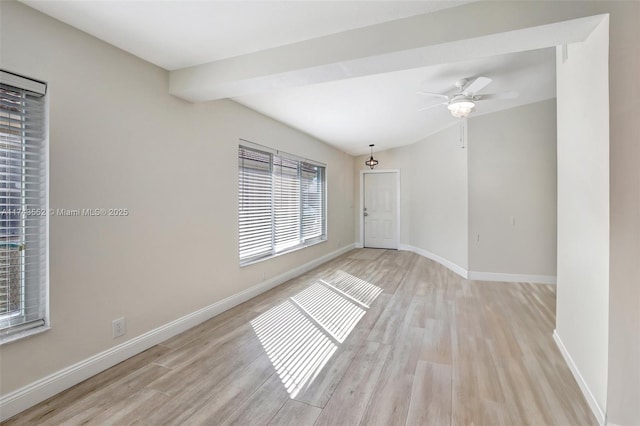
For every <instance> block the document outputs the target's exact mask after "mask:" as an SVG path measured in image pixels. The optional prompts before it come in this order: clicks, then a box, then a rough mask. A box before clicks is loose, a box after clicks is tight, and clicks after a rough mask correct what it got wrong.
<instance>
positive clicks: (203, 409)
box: [5, 249, 597, 426]
mask: <svg viewBox="0 0 640 426" xmlns="http://www.w3.org/2000/svg"><path fill="white" fill-rule="evenodd" d="M554 312H555V287H554V286H549V285H536V284H527V283H520V284H513V283H493V282H474V281H467V280H464V279H462V278H460V277H459V276H457V275H456V274H454V273H453V272H451V271H449V270H448V269H446V268H444V267H442V266H440V265H439V264H437V263H435V262H432V261H430V260H428V259H426V258H423V257H421V256H418V255H416V254H413V253H409V252H398V251H393V250H372V249H360V250H353V251H351V252H349V253H347V254H345V255H343V256H341V257H339V258H337V259H334V260H333V261H331V262H329V263H326V264H324V265H322V266H320V267H318V268H316V269H314V270H312V271H310V272H308V273H306V274H304V275H302V276H300V277H298V278H295V279H293V280H291V281H289V282H287V283H285V284H283V285H281V286H279V287H277V288H275V289H273V290H271V291H269V292H267V293H264V294H262V295H260V296H258V297H256V298H254V299H252V300H250V301H248V302H246V303H244V304H242V305H240V306H237V307H235V308H233V309H231V310H229V311H227V312H225V313H223V314H221V315H219V316H217V317H215V318H213V319H211V320H209V321H207V322H205V323H203V324H201V325H199V326H197V327H194V328H193V329H190V330H188V331H186V332H184V333H182V334H180V335H178V336H175V337H173V338H171V339H169V340H167V341H165V342H163V343H162V344H160V345H157V346H155V347H153V348H151V349H149V350H147V351H145V352H143V353H141V354H139V355H137V356H135V357H133V358H130V359H129V360H127V361H124V362H123V363H121V364H118V365H117V366H115V367H113V368H111V369H109V370H107V371H104V372H102V373H100V374H98V375H96V376H94V377H92V378H90V379H88V380H86V381H84V382H82V383H80V384H78V385H76V386H74V387H72V388H70V389H68V390H66V391H65V392H62V393H60V394H59V395H56V396H54V397H52V398H50V399H49V400H47V401H44V402H43V403H41V404H39V405H37V406H35V407H33V408H31V409H29V410H27V411H25V412H23V413H21V414H19V415H17V416H15V417H14V418H12V419H9V420H8V421H7V422H5V424H6V425H34V424H37V425H61V424H65V425H79V424H95V425H133V424H135V425H182V424H185V425H186V424H188V425H199V424H202V425H212V424H216V425H217V424H224V425H231V424H236V425H296V426H299V425H316V426H320V425H358V424H362V425H595V424H597V423H596V420H595V418H594V417H593V415H592V414H591V412H590V410H589V408H588V406H587V404H586V402H585V401H584V398H583V397H582V394H581V393H580V390H579V389H578V385H577V384H576V382H575V380H574V379H573V377H572V375H571V373H570V371H569V369H568V367H567V366H566V364H565V362H564V361H563V359H562V356H561V355H560V353H559V351H558V349H557V348H556V346H555V343H554V342H553V339H552V331H553V328H554V323H555V314H554Z"/></svg>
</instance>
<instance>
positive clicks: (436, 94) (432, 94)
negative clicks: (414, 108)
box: [416, 91, 449, 100]
mask: <svg viewBox="0 0 640 426" xmlns="http://www.w3.org/2000/svg"><path fill="white" fill-rule="evenodd" d="M416 93H417V94H418V95H428V96H435V97H437V98H442V99H446V100H449V96H447V95H443V94H442V93H433V92H423V91H419V92H416Z"/></svg>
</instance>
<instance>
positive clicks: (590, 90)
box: [556, 19, 609, 413]
mask: <svg viewBox="0 0 640 426" xmlns="http://www.w3.org/2000/svg"><path fill="white" fill-rule="evenodd" d="M608 49H609V21H608V19H607V20H606V21H604V22H602V23H601V24H600V25H599V26H598V28H596V29H595V30H594V31H593V33H592V34H591V35H590V36H589V38H588V39H587V40H586V41H585V42H582V43H575V44H571V45H569V46H568V48H567V51H568V58H565V57H563V56H564V55H563V48H562V47H558V49H557V55H556V67H557V102H558V288H557V301H556V303H557V314H556V334H557V337H558V338H559V339H560V340H561V341H562V343H563V344H564V347H565V348H566V351H567V353H568V355H569V357H570V358H571V359H572V360H573V363H574V364H575V367H576V368H577V370H578V371H579V374H580V375H581V376H582V378H583V379H584V384H585V385H586V386H587V387H588V393H589V392H590V393H591V394H592V395H593V400H594V401H595V403H596V404H597V405H598V410H600V412H601V413H604V411H605V407H606V403H607V368H608V359H607V358H608V354H607V352H608V349H607V345H606V342H607V341H608V319H609V102H608V99H609V74H608V66H607V59H608V55H609V51H608ZM588 399H589V398H588ZM590 402H591V401H590Z"/></svg>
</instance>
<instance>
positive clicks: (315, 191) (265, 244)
mask: <svg viewBox="0 0 640 426" xmlns="http://www.w3.org/2000/svg"><path fill="white" fill-rule="evenodd" d="M324 170H325V168H324V167H323V166H321V165H319V164H312V163H311V162H307V161H303V160H301V159H299V158H298V157H295V156H292V155H288V154H285V153H281V152H266V151H262V150H260V149H256V148H253V147H246V146H242V145H241V146H240V147H239V148H238V220H239V227H238V247H239V257H240V263H241V264H244V263H250V262H252V261H255V260H258V259H262V258H265V257H269V256H273V255H276V254H278V253H282V252H285V251H288V250H292V249H295V248H297V247H300V246H304V245H309V244H312V243H314V242H317V241H323V240H325V239H326V214H325V178H324Z"/></svg>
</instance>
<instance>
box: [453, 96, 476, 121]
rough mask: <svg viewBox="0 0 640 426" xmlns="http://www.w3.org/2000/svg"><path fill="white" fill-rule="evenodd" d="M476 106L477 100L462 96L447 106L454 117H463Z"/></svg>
mask: <svg viewBox="0 0 640 426" xmlns="http://www.w3.org/2000/svg"><path fill="white" fill-rule="evenodd" d="M475 106H476V104H475V102H473V100H471V99H469V98H461V99H454V100H452V101H451V102H450V103H449V105H447V108H449V111H451V115H453V116H454V117H458V118H462V117H467V116H468V115H469V114H471V110H472V109H473V108H474V107H475Z"/></svg>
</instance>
